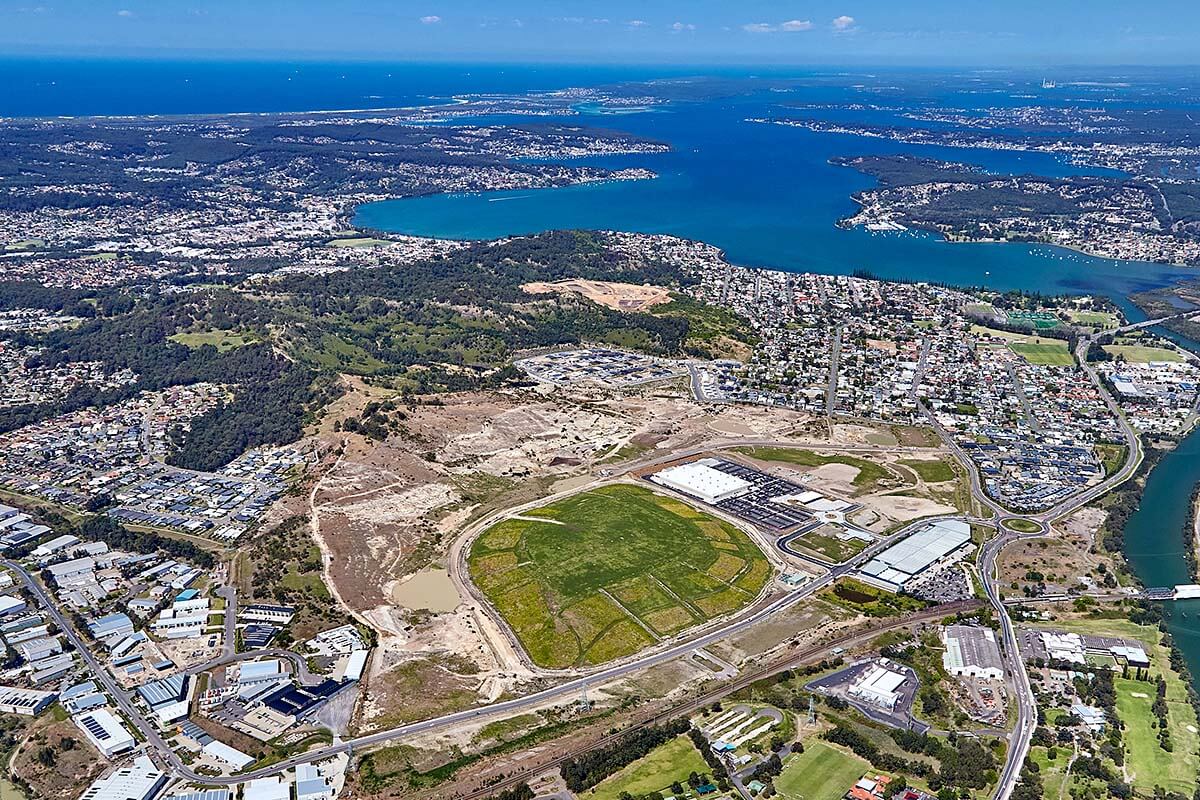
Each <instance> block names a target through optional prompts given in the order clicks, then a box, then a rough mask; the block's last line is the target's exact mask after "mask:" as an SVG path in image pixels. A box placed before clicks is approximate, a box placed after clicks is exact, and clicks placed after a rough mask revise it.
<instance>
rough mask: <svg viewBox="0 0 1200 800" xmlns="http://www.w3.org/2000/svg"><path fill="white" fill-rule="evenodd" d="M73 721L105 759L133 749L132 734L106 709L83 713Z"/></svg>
mask: <svg viewBox="0 0 1200 800" xmlns="http://www.w3.org/2000/svg"><path fill="white" fill-rule="evenodd" d="M73 721H74V722H75V725H76V726H77V727H78V728H79V730H81V731H83V735H84V736H86V737H87V738H88V741H90V742H91V743H92V745H93V746H94V747H95V748H96V749H97V750H99V751H100V752H101V753H102V754H103V755H104V757H105V758H112V757H113V756H115V755H116V754H117V753H123V752H125V751H126V750H130V749H132V748H133V745H134V738H133V734H132V733H130V732H129V730H128V729H126V727H125V726H124V725H123V724H122V723H121V721H120V720H119V719H117V717H116V715H115V714H113V713H112V712H111V711H109V710H108V709H107V708H97V709H96V710H94V711H87V712H84V713H83V714H79V715H77V716H76V717H75V718H74V720H73Z"/></svg>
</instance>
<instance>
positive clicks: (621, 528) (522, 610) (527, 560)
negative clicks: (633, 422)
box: [468, 486, 771, 668]
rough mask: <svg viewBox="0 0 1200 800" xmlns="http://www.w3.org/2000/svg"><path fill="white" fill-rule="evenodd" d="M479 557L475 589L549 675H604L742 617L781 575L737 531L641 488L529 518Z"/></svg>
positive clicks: (490, 538) (602, 493) (568, 502)
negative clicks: (737, 614)
mask: <svg viewBox="0 0 1200 800" xmlns="http://www.w3.org/2000/svg"><path fill="white" fill-rule="evenodd" d="M522 516H523V517H524V519H509V520H505V521H503V522H500V523H498V524H496V525H494V526H492V527H491V528H489V529H488V530H487V531H485V532H484V533H483V534H482V535H481V536H480V537H479V539H478V540H477V541H476V542H475V544H474V545H473V546H472V548H471V553H470V555H469V557H468V565H469V568H470V571H471V577H472V579H473V580H474V581H475V584H476V585H477V586H478V587H479V588H480V589H481V590H482V591H483V593H484V594H485V595H487V597H488V599H489V600H490V601H491V602H492V604H493V605H494V606H495V607H496V609H497V611H499V612H500V614H501V615H502V616H503V617H504V619H505V620H506V621H507V622H508V624H509V625H510V626H511V627H512V629H513V631H514V632H515V633H516V635H517V637H518V638H519V639H520V640H521V643H522V644H523V645H524V646H525V649H526V651H527V652H528V653H529V655H530V657H531V658H532V659H533V660H534V661H535V662H536V663H538V664H539V665H541V666H544V667H552V668H555V667H557V668H562V667H570V666H574V665H578V664H600V663H604V662H606V661H611V660H612V659H614V658H620V657H622V656H627V655H630V654H632V653H636V652H637V651H638V650H640V649H642V648H643V647H645V646H647V645H648V644H651V643H652V642H653V641H654V640H655V638H656V637H658V638H661V637H665V636H670V635H673V634H675V633H678V632H680V631H682V630H685V629H687V628H690V627H692V626H694V625H696V624H699V623H702V622H706V621H708V620H710V619H712V618H714V617H719V616H722V615H724V614H728V613H730V612H733V611H737V610H739V609H741V608H743V607H745V606H746V605H747V604H748V603H750V602H751V601H752V600H753V599H754V598H755V597H756V596H757V595H758V593H759V591H760V590H761V589H762V588H763V586H764V585H766V582H767V580H768V579H769V578H770V576H771V566H770V563H769V562H768V561H767V559H766V557H765V556H764V555H763V553H762V551H760V550H759V549H758V547H757V546H755V544H754V543H753V542H752V541H751V540H750V538H749V537H747V536H746V535H745V534H744V533H742V532H741V531H740V530H738V529H737V528H735V527H733V526H732V525H730V524H728V523H726V522H723V521H721V520H718V519H716V518H715V517H712V516H710V515H708V514H705V513H703V512H701V511H697V510H696V509H693V508H692V507H690V506H688V505H686V504H684V503H681V502H679V501H677V500H673V499H671V498H667V497H661V496H659V495H656V494H654V493H653V492H651V491H650V490H648V489H643V488H642V487H640V486H605V487H602V488H600V489H593V490H592V491H588V492H583V493H581V494H577V495H574V496H573V497H568V498H566V499H564V500H559V501H557V502H554V503H551V504H549V505H547V506H543V507H542V508H539V509H536V510H533V511H529V512H526V513H524V514H523V515H522Z"/></svg>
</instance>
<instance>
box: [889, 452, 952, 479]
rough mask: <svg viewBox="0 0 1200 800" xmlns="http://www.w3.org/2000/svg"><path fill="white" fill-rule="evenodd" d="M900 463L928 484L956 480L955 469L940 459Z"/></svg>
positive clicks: (913, 460)
mask: <svg viewBox="0 0 1200 800" xmlns="http://www.w3.org/2000/svg"><path fill="white" fill-rule="evenodd" d="M900 463H901V464H903V465H904V466H906V467H908V468H909V469H911V470H912V471H913V472H915V473H917V474H918V475H920V476H921V480H923V481H925V482H926V483H942V482H943V481H952V480H954V478H955V475H954V468H953V467H951V466H950V465H949V464H947V463H946V462H945V461H942V460H941V459H940V458H938V459H932V460H928V461H922V460H920V459H910V460H907V461H901V462H900Z"/></svg>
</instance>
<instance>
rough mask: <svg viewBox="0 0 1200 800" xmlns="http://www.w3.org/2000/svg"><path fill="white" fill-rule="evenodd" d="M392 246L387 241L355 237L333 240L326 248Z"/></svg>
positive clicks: (368, 237)
mask: <svg viewBox="0 0 1200 800" xmlns="http://www.w3.org/2000/svg"><path fill="white" fill-rule="evenodd" d="M389 244H392V243H391V242H390V241H388V240H387V239H375V238H373V237H370V236H356V237H354V238H350V239H334V240H333V241H331V242H329V243H328V244H327V246H328V247H385V246H387V245H389Z"/></svg>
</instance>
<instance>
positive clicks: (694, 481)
mask: <svg viewBox="0 0 1200 800" xmlns="http://www.w3.org/2000/svg"><path fill="white" fill-rule="evenodd" d="M716 463H717V459H715V458H704V459H701V460H699V461H692V462H689V463H687V464H679V465H678V466H674V467H668V468H667V469H664V470H662V471H661V472H656V473H655V474H653V475H651V476H650V480H651V481H653V482H654V483H657V484H659V485H660V486H666V487H667V488H668V489H674V490H675V491H677V492H682V493H683V494H686V495H688V496H689V497H695V498H697V499H700V500H703V501H704V502H706V503H708V504H709V505H716V504H717V503H720V502H722V501H724V500H730V499H732V498H734V497H738V496H740V495H743V494H746V493H747V492H748V491H750V489H751V488H752V487H753V484H751V483H750V481H747V480H744V479H742V478H739V477H738V476H736V475H730V474H729V473H727V472H722V471H721V470H719V469H715V468H714V466H715V465H716Z"/></svg>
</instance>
